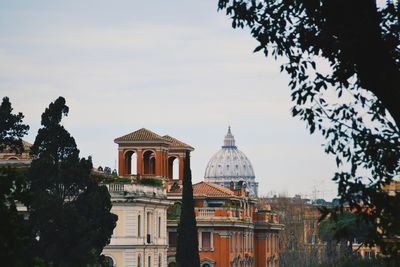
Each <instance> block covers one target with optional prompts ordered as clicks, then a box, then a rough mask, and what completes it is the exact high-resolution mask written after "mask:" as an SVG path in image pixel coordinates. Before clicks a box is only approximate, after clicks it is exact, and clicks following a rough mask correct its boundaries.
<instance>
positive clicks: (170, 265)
mask: <svg viewBox="0 0 400 267" xmlns="http://www.w3.org/2000/svg"><path fill="white" fill-rule="evenodd" d="M168 267H176V263H175V262H170V263H169V264H168Z"/></svg>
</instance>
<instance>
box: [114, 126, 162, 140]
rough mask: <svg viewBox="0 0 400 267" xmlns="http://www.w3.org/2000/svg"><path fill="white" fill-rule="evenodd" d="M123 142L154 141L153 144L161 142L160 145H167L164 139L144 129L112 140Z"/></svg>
mask: <svg viewBox="0 0 400 267" xmlns="http://www.w3.org/2000/svg"><path fill="white" fill-rule="evenodd" d="M124 141H131V142H143V141H145V142H149V141H154V142H157V143H158V142H162V143H169V141H167V140H166V139H164V138H163V137H161V136H160V135H158V134H156V133H154V132H152V131H150V130H148V129H146V128H142V129H139V130H137V131H134V132H132V133H129V134H127V135H124V136H121V137H118V138H116V139H115V140H114V142H116V143H118V142H124Z"/></svg>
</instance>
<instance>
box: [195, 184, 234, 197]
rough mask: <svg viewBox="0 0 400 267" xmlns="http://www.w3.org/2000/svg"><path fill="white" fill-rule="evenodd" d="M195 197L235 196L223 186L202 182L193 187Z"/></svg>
mask: <svg viewBox="0 0 400 267" xmlns="http://www.w3.org/2000/svg"><path fill="white" fill-rule="evenodd" d="M193 195H194V196H208V197H230V196H234V193H233V192H232V191H231V190H229V189H228V188H225V187H223V186H220V185H217V184H213V183H206V182H200V183H197V184H194V185H193Z"/></svg>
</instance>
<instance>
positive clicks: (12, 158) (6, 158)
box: [0, 140, 33, 167]
mask: <svg viewBox="0 0 400 267" xmlns="http://www.w3.org/2000/svg"><path fill="white" fill-rule="evenodd" d="M22 144H23V147H24V151H23V152H22V153H21V154H17V153H16V152H15V151H12V150H10V149H8V148H6V149H3V150H1V151H0V166H2V165H3V166H4V165H12V166H13V167H29V166H30V165H31V162H32V159H33V157H32V156H31V155H30V152H31V147H32V144H30V143H28V142H26V141H24V140H22Z"/></svg>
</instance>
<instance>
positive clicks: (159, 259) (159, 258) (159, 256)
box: [158, 254, 162, 267]
mask: <svg viewBox="0 0 400 267" xmlns="http://www.w3.org/2000/svg"><path fill="white" fill-rule="evenodd" d="M158 267H162V256H161V254H158Z"/></svg>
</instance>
